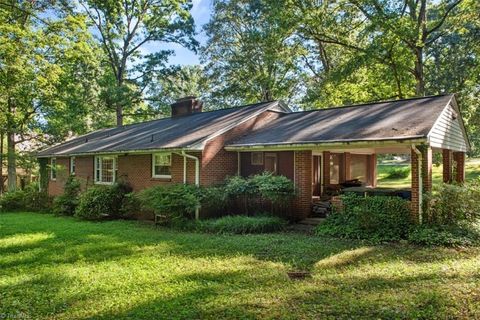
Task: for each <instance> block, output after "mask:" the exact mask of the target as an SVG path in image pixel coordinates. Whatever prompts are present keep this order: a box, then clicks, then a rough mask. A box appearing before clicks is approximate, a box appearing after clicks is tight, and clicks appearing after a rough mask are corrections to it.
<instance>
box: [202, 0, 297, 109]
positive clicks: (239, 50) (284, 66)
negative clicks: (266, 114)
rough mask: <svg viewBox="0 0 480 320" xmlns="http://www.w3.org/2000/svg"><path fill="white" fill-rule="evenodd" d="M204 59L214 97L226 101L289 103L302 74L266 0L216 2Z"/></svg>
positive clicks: (288, 39) (272, 3) (272, 5)
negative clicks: (286, 101) (278, 100)
mask: <svg viewBox="0 0 480 320" xmlns="http://www.w3.org/2000/svg"><path fill="white" fill-rule="evenodd" d="M213 6H214V9H213V10H214V12H213V15H212V18H211V20H210V22H209V23H208V24H207V25H206V26H205V32H206V34H207V37H208V41H207V43H206V45H205V46H204V47H203V48H202V60H203V61H204V62H205V63H206V66H205V68H206V72H207V74H208V75H209V79H210V81H211V83H212V91H213V92H212V99H213V100H221V101H223V102H224V103H250V102H258V101H267V100H273V99H285V100H293V99H295V98H296V97H297V96H298V93H299V92H301V89H302V88H301V83H302V78H301V77H302V71H301V65H300V63H299V62H300V61H299V58H298V57H299V55H298V52H297V50H298V49H300V48H301V46H300V45H299V44H298V43H295V42H293V39H292V38H291V35H292V30H291V29H289V28H288V26H287V25H285V24H283V23H282V20H281V18H282V16H281V15H280V10H279V9H280V8H279V7H278V6H277V5H276V4H275V1H268V0H216V1H214V3H213Z"/></svg>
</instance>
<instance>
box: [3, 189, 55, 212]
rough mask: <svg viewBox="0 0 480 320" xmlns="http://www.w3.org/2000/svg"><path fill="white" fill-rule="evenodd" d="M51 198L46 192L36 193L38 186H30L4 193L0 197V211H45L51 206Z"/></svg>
mask: <svg viewBox="0 0 480 320" xmlns="http://www.w3.org/2000/svg"><path fill="white" fill-rule="evenodd" d="M51 202H52V201H51V198H50V197H49V196H48V194H47V193H46V192H41V191H38V185H35V184H33V185H30V186H28V187H27V188H26V189H25V190H16V191H13V192H6V193H4V194H2V195H1V196H0V211H3V212H6V211H20V210H27V211H45V210H48V209H49V208H50V206H51Z"/></svg>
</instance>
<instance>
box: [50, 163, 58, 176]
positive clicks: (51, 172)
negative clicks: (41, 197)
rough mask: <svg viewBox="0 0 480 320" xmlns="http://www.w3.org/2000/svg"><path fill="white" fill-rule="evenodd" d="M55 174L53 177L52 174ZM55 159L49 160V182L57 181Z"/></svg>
mask: <svg viewBox="0 0 480 320" xmlns="http://www.w3.org/2000/svg"><path fill="white" fill-rule="evenodd" d="M54 172H55V177H54V176H53V173H54ZM57 173H58V172H57V158H50V180H52V181H56V180H57Z"/></svg>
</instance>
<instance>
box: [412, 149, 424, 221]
mask: <svg viewBox="0 0 480 320" xmlns="http://www.w3.org/2000/svg"><path fill="white" fill-rule="evenodd" d="M412 150H413V151H414V152H415V153H416V154H417V161H418V163H417V167H418V222H419V223H420V224H422V220H423V175H422V171H423V169H422V158H423V156H422V152H421V151H420V150H418V148H417V146H415V145H413V144H412Z"/></svg>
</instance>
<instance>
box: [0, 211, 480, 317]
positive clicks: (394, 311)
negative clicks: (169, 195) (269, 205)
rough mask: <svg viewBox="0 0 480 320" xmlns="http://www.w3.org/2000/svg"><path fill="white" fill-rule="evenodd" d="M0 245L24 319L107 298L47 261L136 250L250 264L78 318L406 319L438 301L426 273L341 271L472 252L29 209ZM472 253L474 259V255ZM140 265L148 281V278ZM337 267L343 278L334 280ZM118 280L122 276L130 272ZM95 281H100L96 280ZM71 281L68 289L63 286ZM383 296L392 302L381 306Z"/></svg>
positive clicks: (12, 304)
mask: <svg viewBox="0 0 480 320" xmlns="http://www.w3.org/2000/svg"><path fill="white" fill-rule="evenodd" d="M42 235H43V236H42ZM35 239H36V240H35ZM0 251H1V256H0V279H1V276H3V277H5V276H7V277H8V279H9V282H1V281H0V292H4V293H5V294H4V295H3V296H0V298H3V300H2V301H1V302H0V307H1V308H5V309H6V310H8V311H13V310H16V309H15V308H17V307H18V306H19V305H24V306H23V308H24V312H26V314H28V315H31V316H32V317H34V318H36V317H55V316H56V315H62V314H63V313H64V312H65V314H68V312H69V310H68V308H70V307H71V306H72V305H75V304H77V308H78V304H79V303H81V304H80V308H82V307H87V306H88V305H89V302H91V303H92V304H93V303H95V302H96V299H100V300H99V301H103V300H105V301H107V300H111V299H115V298H110V297H111V295H112V292H111V291H108V290H111V289H108V290H107V289H105V290H106V291H103V289H102V288H101V287H98V288H97V287H95V288H87V287H81V285H82V283H78V282H75V281H76V278H75V276H74V275H72V274H68V275H67V274H52V273H51V270H52V269H49V268H50V267H51V266H52V265H55V266H62V265H69V264H74V263H76V262H79V263H80V267H85V266H89V267H92V266H95V267H96V264H97V263H103V262H109V261H110V262H111V261H114V262H118V263H120V264H121V265H122V266H125V268H129V263H132V261H133V260H135V259H137V258H138V259H142V258H144V257H145V256H148V257H150V256H151V257H153V259H155V263H156V264H155V266H156V265H157V264H158V263H159V261H161V259H163V258H164V257H172V256H173V257H176V258H178V259H177V260H175V263H176V264H181V263H187V262H185V261H190V260H191V261H194V260H195V259H205V260H206V261H207V262H206V264H208V261H210V260H213V259H216V260H218V259H219V258H225V259H231V261H230V262H232V261H233V262H234V261H235V258H238V257H244V258H245V259H247V258H248V259H251V260H252V263H249V262H248V259H247V260H243V262H242V263H243V267H244V268H243V269H239V270H236V271H228V266H227V267H225V268H226V269H225V270H223V271H222V270H216V271H215V272H212V271H208V270H207V269H205V270H198V271H195V272H187V273H186V274H185V273H184V272H183V273H182V272H180V274H175V273H173V271H172V274H169V275H168V277H167V278H166V279H165V280H162V281H164V282H155V281H154V282H152V283H153V285H157V284H159V287H158V291H155V294H154V295H153V296H152V297H151V298H148V299H147V298H144V297H141V298H139V300H135V301H133V302H129V303H128V304H125V303H126V301H121V303H120V305H117V306H115V307H104V308H102V307H100V308H99V309H98V310H91V311H88V312H90V313H89V314H88V316H85V318H90V317H92V316H93V317H95V318H100V319H122V318H123V319H126V318H130V319H132V318H137V319H151V318H256V317H259V316H260V317H266V318H275V317H277V318H283V316H285V318H286V317H287V315H292V318H294V315H296V312H297V311H298V312H300V313H299V314H302V315H304V316H305V315H307V316H308V315H311V316H314V315H316V314H321V315H322V316H327V317H333V318H336V317H340V318H342V317H345V315H353V316H352V317H355V316H358V317H362V315H363V316H364V317H366V316H365V315H368V317H370V316H375V317H379V318H384V317H385V318H387V317H391V318H396V317H406V316H407V315H408V318H410V317H412V316H413V317H416V315H417V314H416V313H415V312H416V311H415V310H416V309H417V308H423V309H426V308H430V307H429V306H428V303H430V304H431V305H433V306H437V305H439V304H441V303H445V301H444V300H445V299H448V295H445V294H444V292H443V291H442V290H443V289H441V288H440V287H439V286H438V285H432V284H430V282H431V281H432V279H434V278H436V277H438V274H436V273H435V271H431V272H424V273H422V274H421V275H411V276H410V275H402V276H398V277H393V278H392V277H386V276H385V277H383V276H379V275H372V274H370V275H368V274H366V275H358V274H356V275H350V274H349V269H352V270H354V269H355V268H357V267H364V266H365V265H367V266H368V265H379V266H380V267H379V268H382V267H381V266H382V264H384V263H389V262H392V263H394V262H397V261H401V262H402V263H406V264H409V263H410V264H428V263H432V262H442V261H448V260H452V259H455V260H456V261H459V260H461V259H469V258H470V259H471V258H472V252H461V251H456V250H453V249H435V250H431V249H430V248H417V247H412V246H403V245H396V246H395V245H389V246H368V245H365V244H363V243H360V242H352V241H339V240H333V239H323V238H318V237H313V236H305V235H297V234H271V235H247V236H229V235H208V234H194V233H186V232H177V231H172V230H168V229H154V228H153V227H151V226H145V225H142V224H141V223H138V222H124V221H110V222H104V223H89V222H80V221H76V220H74V219H71V218H57V217H53V216H49V215H36V214H22V215H20V214H19V215H18V216H15V215H14V214H11V215H4V216H2V217H0ZM476 254H477V256H478V251H477V252H476ZM258 261H261V262H268V263H273V265H274V267H272V268H271V269H272V271H270V272H264V270H258V269H257V268H258V267H259V266H261V267H264V268H266V267H267V266H266V265H265V264H259V263H257V262H258ZM140 264H141V263H140ZM277 264H278V265H277ZM141 267H142V266H140V267H139V266H136V268H137V269H138V268H141ZM178 267H179V268H181V265H180V266H178ZM291 268H297V269H298V268H301V269H308V270H312V271H313V275H314V276H313V278H312V279H310V280H306V281H300V282H294V281H290V280H288V278H287V276H286V274H285V271H287V270H288V269H291ZM55 270H62V268H61V267H60V268H58V269H55ZM146 270H147V271H146V274H148V275H149V277H156V276H157V275H156V274H155V272H151V274H149V272H150V269H146ZM92 272H93V271H92ZM99 272H101V271H99ZM166 272H167V273H168V270H167V271H166ZM275 272H277V273H275ZM337 272H338V273H341V274H342V275H343V276H341V277H337V274H336V273H337ZM345 275H346V276H345ZM114 276H117V275H116V274H114ZM118 276H119V277H120V275H118ZM127 276H128V277H129V279H131V278H132V277H133V278H134V277H135V276H136V274H134V273H133V274H127ZM18 277H20V278H18ZM105 279H108V277H106V278H103V279H102V281H105ZM446 280H447V281H450V280H452V279H446ZM89 281H91V280H90V279H89ZM148 281H149V279H139V280H138V281H137V282H134V283H135V286H134V287H133V288H126V289H123V290H127V291H128V290H137V291H136V292H135V294H138V290H141V289H139V288H142V285H146V284H149V285H152V283H150V282H148ZM162 283H165V284H167V285H172V287H173V288H177V287H175V286H176V285H178V284H182V287H181V290H173V291H172V290H171V289H170V290H166V289H165V288H164V287H163V286H162V285H161V284H162ZM418 283H429V285H428V286H427V287H425V288H423V289H422V291H421V292H410V291H409V290H410V289H409V287H415V286H416V285H418ZM72 287H74V288H75V289H74V290H69V289H71V288H72ZM270 291H272V292H273V293H271V294H270V296H269V299H271V300H269V301H268V302H265V301H264V300H262V299H261V298H260V297H261V296H263V297H265V295H266V294H267V293H268V292H270ZM397 291H400V293H399V292H397ZM65 292H67V293H65ZM389 295H391V296H392V297H393V298H389V299H390V300H389V299H386V297H388V296H389ZM239 296H240V297H239ZM102 299H103V300H102ZM402 299H405V301H403V300H402ZM145 300H147V302H145ZM272 301H273V302H272ZM388 301H390V302H393V303H394V304H395V306H394V307H389V306H388ZM429 301H430V302H429ZM2 304H3V306H2ZM435 308H436V307H435ZM437 309H438V308H437ZM432 312H433V311H432ZM425 314H429V313H425ZM423 315H424V314H422V313H419V314H418V316H419V317H423ZM79 317H83V316H79Z"/></svg>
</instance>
